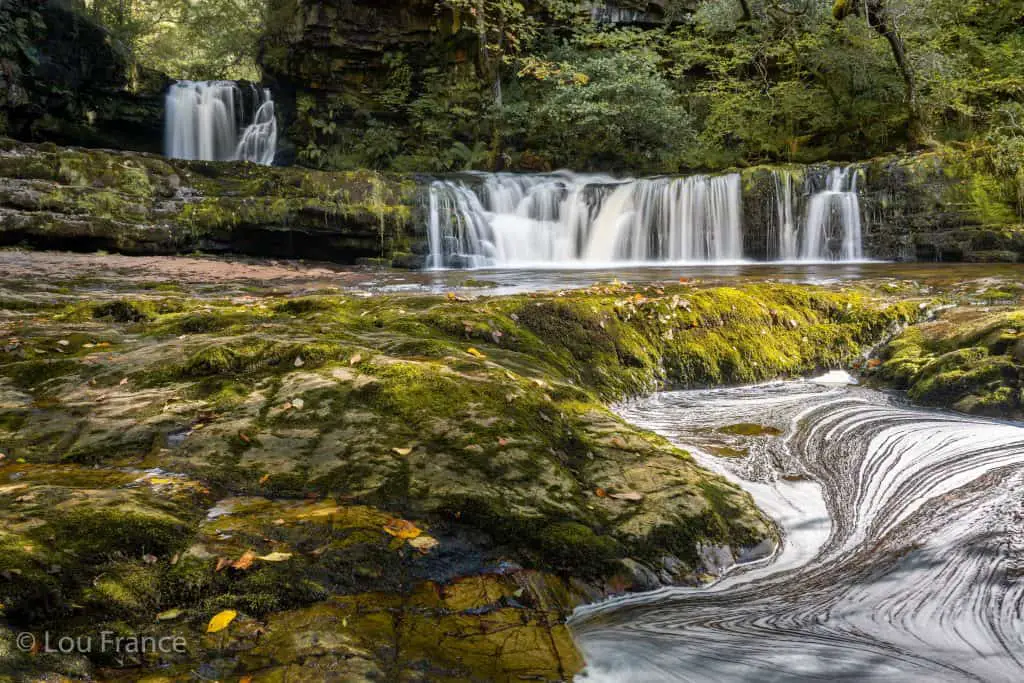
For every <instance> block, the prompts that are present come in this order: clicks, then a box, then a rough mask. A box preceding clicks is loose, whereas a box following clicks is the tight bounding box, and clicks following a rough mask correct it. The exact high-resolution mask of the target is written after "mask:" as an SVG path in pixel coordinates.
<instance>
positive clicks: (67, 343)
mask: <svg viewBox="0 0 1024 683" xmlns="http://www.w3.org/2000/svg"><path fill="white" fill-rule="evenodd" d="M57 343H58V344H60V345H61V346H67V345H69V344H70V343H71V342H69V341H68V340H67V339H61V340H60V341H58V342H57Z"/></svg>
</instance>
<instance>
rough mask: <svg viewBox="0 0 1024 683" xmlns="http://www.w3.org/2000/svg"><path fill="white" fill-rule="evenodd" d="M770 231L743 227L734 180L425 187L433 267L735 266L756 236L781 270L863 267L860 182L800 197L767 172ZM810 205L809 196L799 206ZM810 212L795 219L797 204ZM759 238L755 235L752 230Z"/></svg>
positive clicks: (564, 178)
mask: <svg viewBox="0 0 1024 683" xmlns="http://www.w3.org/2000/svg"><path fill="white" fill-rule="evenodd" d="M774 183H775V192H774V194H775V203H776V206H775V210H776V214H777V215H776V216H772V217H771V218H772V220H771V221H770V224H769V225H767V226H760V225H748V224H745V221H744V215H743V189H742V182H741V178H740V176H739V175H738V174H728V175H722V176H705V175H698V176H690V177H684V178H650V179H639V180H633V179H626V180H618V179H614V178H610V177H607V176H597V175H576V174H572V173H567V172H565V173H559V174H552V175H518V174H472V175H469V176H464V177H460V178H456V179H448V180H437V181H435V182H433V183H432V184H431V185H430V188H429V207H428V212H427V213H428V218H427V220H428V237H429V242H430V258H429V261H428V265H429V266H430V267H432V268H529V267H549V266H554V267H584V266H590V267H607V266H614V265H624V264H642V263H680V264H695V263H715V264H723V263H736V262H740V261H743V260H745V259H746V255H745V248H744V247H745V243H746V242H747V241H748V240H747V239H746V236H747V233H749V232H751V231H762V232H760V234H767V238H768V241H769V244H768V248H767V250H766V253H767V255H768V258H769V259H771V260H779V261H798V260H804V261H855V260H860V259H863V246H862V244H861V239H862V231H861V227H860V225H861V217H860V204H859V198H858V194H857V188H856V173H855V172H853V171H852V170H849V169H835V170H833V171H832V172H831V173H830V174H829V175H828V178H827V180H826V182H825V183H824V187H820V188H814V187H812V186H810V185H807V184H805V186H804V187H803V188H801V190H800V191H801V192H803V193H804V194H802V195H799V196H798V190H797V189H796V187H795V186H796V183H795V182H794V179H793V177H792V175H791V174H789V173H788V172H786V171H777V172H775V174H774ZM805 195H806V196H805ZM800 202H803V203H805V204H807V211H806V214H805V215H803V216H802V217H800V216H798V208H797V207H798V204H799V203H800ZM755 234H758V233H757V232H755Z"/></svg>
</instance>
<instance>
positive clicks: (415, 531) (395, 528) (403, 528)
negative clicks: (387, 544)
mask: <svg viewBox="0 0 1024 683" xmlns="http://www.w3.org/2000/svg"><path fill="white" fill-rule="evenodd" d="M384 531H386V532H387V533H389V534H391V535H392V536H394V537H395V538H402V539H409V538H416V537H417V536H419V535H420V534H422V533H423V532H422V531H421V530H420V529H419V528H418V527H417V526H416V525H415V524H413V523H412V522H410V521H408V520H405V519H389V520H388V523H387V524H385V525H384Z"/></svg>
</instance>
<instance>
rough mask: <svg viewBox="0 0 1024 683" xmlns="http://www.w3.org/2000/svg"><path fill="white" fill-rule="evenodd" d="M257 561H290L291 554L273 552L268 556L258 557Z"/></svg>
mask: <svg viewBox="0 0 1024 683" xmlns="http://www.w3.org/2000/svg"><path fill="white" fill-rule="evenodd" d="M259 559H261V560H263V561H264V562H284V561H286V560H290V559H292V554H291V553H278V552H273V553H270V554H269V555H260V556H259Z"/></svg>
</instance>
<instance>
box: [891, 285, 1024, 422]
mask: <svg viewBox="0 0 1024 683" xmlns="http://www.w3.org/2000/svg"><path fill="white" fill-rule="evenodd" d="M978 294H979V295H980V296H981V297H991V296H993V295H992V294H991V293H988V292H986V291H981V292H979V293H978ZM1006 294H1007V296H1009V297H1011V298H1012V297H1013V295H1012V294H1009V293H1006ZM1016 296H1017V297H1020V293H1019V292H1017V293H1016ZM880 360H881V364H880V365H878V366H877V367H876V368H874V369H873V370H872V374H871V376H872V378H873V380H874V381H876V382H878V383H885V384H889V385H892V386H895V387H897V388H899V389H904V390H906V391H907V396H908V397H909V398H910V399H911V400H913V401H915V402H918V403H921V404H923V405H930V406H938V407H942V408H950V409H953V410H957V411H960V412H964V413H971V414H975V415H988V416H992V417H1004V418H1017V419H1020V418H1021V417H1024V311H1022V310H1021V309H1020V308H1019V307H1008V306H1003V307H997V308H995V309H994V310H993V309H992V308H985V309H981V308H979V307H970V308H968V307H959V308H952V309H949V310H946V311H943V313H942V314H941V315H940V316H939V317H938V318H937V319H936V320H934V321H932V322H928V323H925V324H922V325H919V326H917V327H914V328H911V329H909V330H907V331H906V332H905V333H904V334H902V335H901V336H900V337H898V338H897V339H895V340H893V341H892V342H891V343H890V344H888V345H887V346H886V347H885V348H884V349H882V351H881V357H880Z"/></svg>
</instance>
